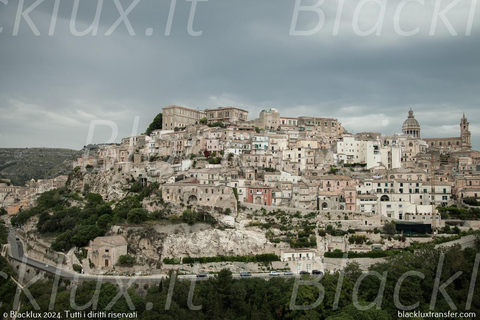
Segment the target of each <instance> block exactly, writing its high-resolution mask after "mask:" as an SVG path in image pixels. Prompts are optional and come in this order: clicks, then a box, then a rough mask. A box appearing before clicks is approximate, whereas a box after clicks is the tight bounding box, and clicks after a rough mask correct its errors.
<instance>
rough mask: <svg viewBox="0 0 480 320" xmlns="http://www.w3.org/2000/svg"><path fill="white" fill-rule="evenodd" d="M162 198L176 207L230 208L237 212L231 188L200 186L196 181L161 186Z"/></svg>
mask: <svg viewBox="0 0 480 320" xmlns="http://www.w3.org/2000/svg"><path fill="white" fill-rule="evenodd" d="M162 198H163V201H165V202H171V203H174V204H176V205H184V206H208V207H218V208H224V209H226V208H230V209H231V210H232V211H233V212H236V210H237V200H236V198H235V195H234V193H233V189H232V188H230V187H227V186H224V185H209V184H200V183H199V181H198V180H197V179H193V180H192V181H187V182H184V183H181V182H177V183H172V184H166V185H164V186H162Z"/></svg>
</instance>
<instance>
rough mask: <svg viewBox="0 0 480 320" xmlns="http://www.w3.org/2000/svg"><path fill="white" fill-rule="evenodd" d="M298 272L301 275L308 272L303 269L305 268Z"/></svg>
mask: <svg viewBox="0 0 480 320" xmlns="http://www.w3.org/2000/svg"><path fill="white" fill-rule="evenodd" d="M299 273H300V275H303V274H310V272H308V271H305V270H302V271H300V272H299Z"/></svg>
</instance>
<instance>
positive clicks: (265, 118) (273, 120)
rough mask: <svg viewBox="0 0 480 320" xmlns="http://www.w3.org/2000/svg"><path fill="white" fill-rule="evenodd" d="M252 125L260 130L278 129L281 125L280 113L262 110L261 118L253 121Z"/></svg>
mask: <svg viewBox="0 0 480 320" xmlns="http://www.w3.org/2000/svg"><path fill="white" fill-rule="evenodd" d="M251 125H253V126H255V127H259V128H260V129H277V128H278V126H280V125H281V121H280V112H278V110H277V109H273V108H272V109H268V110H262V111H261V112H260V115H259V118H258V119H255V120H253V121H252V123H251Z"/></svg>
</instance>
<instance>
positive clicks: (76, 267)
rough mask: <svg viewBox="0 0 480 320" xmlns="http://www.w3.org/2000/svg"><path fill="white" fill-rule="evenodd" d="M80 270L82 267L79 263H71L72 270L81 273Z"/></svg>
mask: <svg viewBox="0 0 480 320" xmlns="http://www.w3.org/2000/svg"><path fill="white" fill-rule="evenodd" d="M82 270H83V268H82V266H81V265H79V264H74V265H73V271H75V272H78V273H82Z"/></svg>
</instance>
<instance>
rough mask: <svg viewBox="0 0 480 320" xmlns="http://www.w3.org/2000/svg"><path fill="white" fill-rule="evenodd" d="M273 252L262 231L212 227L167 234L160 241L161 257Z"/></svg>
mask: <svg viewBox="0 0 480 320" xmlns="http://www.w3.org/2000/svg"><path fill="white" fill-rule="evenodd" d="M265 251H268V252H272V247H271V243H270V242H269V241H268V240H267V239H266V238H265V235H264V234H263V233H259V232H255V231H250V230H248V231H247V230H235V229H227V230H219V229H211V230H204V231H199V232H194V233H188V234H186V233H180V234H174V235H169V236H167V238H166V239H165V241H164V243H163V256H164V257H186V256H189V257H214V256H217V255H224V256H236V255H249V254H259V253H263V252H265Z"/></svg>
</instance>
